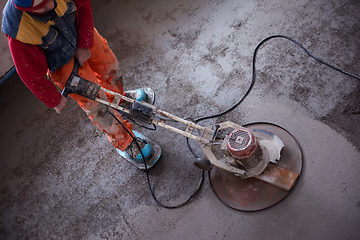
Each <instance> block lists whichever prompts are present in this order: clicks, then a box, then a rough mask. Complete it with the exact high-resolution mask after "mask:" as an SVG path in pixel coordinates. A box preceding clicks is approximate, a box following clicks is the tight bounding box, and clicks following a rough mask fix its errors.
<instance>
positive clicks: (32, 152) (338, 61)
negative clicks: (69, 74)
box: [0, 0, 360, 240]
mask: <svg viewBox="0 0 360 240" xmlns="http://www.w3.org/2000/svg"><path fill="white" fill-rule="evenodd" d="M92 5H93V11H94V23H95V26H96V27H97V29H98V30H99V32H100V33H101V34H102V35H103V36H104V37H106V38H107V40H108V42H109V45H110V46H111V48H112V49H113V51H114V52H115V54H116V55H117V56H118V58H119V61H120V63H121V66H122V73H123V76H124V79H125V82H126V88H127V89H132V88H136V87H140V86H148V87H152V88H153V89H154V90H155V91H156V94H157V95H156V96H157V99H156V105H157V106H158V107H160V108H161V109H163V110H165V111H168V112H171V113H173V114H175V115H177V116H180V117H193V118H195V117H199V116H204V115H208V114H211V113H217V112H219V111H223V110H225V109H227V108H228V107H229V106H231V105H232V104H234V103H235V102H236V101H237V100H238V99H239V98H240V97H241V96H242V94H244V92H245V91H246V89H247V87H248V86H249V84H250V82H251V59H252V53H253V51H254V49H255V47H256V45H257V44H258V43H259V42H260V41H261V40H262V39H264V38H266V37H268V36H270V35H273V34H283V35H286V36H289V37H292V38H294V39H295V40H297V41H299V42H300V43H302V44H303V45H304V46H305V47H306V48H307V49H308V50H309V51H310V52H311V53H313V54H315V55H316V56H318V57H320V58H321V59H323V60H325V61H327V62H329V63H331V64H333V65H335V66H337V67H339V68H342V69H344V70H346V71H349V72H352V73H354V74H357V75H360V71H359V68H360V61H359V53H360V50H359V46H360V40H359V39H360V17H359V10H360V2H359V1H357V0H343V1H336V0H317V1H309V0H299V1H278V0H273V1H270V0H269V1H264V0H253V1H234V0H213V1H204V0H202V1H201V0H195V1H186V0H178V1H169V0H167V1H165V0H156V1H136V0H134V1H122V0H94V1H92ZM257 63H258V65H257V78H256V84H255V87H254V89H253V91H252V92H251V94H250V95H249V96H248V98H247V99H246V100H245V101H244V102H243V103H242V104H241V105H240V106H239V107H238V108H236V109H235V110H234V111H233V112H231V113H229V114H227V115H225V116H223V117H220V118H216V119H211V120H206V121H204V122H201V123H200V124H202V125H208V124H213V123H215V122H222V121H224V120H229V121H234V122H237V123H239V124H246V123H251V122H259V121H266V122H271V123H274V124H277V125H280V126H282V127H284V128H285V129H287V130H288V131H289V132H291V133H292V135H293V136H294V137H295V138H296V139H297V141H298V142H299V144H300V145H301V148H302V151H303V154H304V159H303V164H304V167H303V169H302V174H301V176H300V179H299V182H298V184H297V185H296V187H295V188H294V189H293V191H292V192H291V193H290V195H289V196H288V197H287V198H285V199H284V200H283V201H282V202H280V203H279V204H277V205H275V206H273V207H271V208H269V209H266V210H263V211H258V212H242V211H237V210H234V209H231V208H229V207H227V206H226V205H224V204H223V203H222V202H221V201H220V200H219V199H218V198H217V196H216V195H215V193H214V192H213V191H212V189H211V186H210V184H209V180H208V177H207V176H206V179H205V182H204V185H203V188H202V189H201V191H200V193H199V194H198V195H197V196H196V197H195V198H194V199H193V200H192V201H190V202H189V203H188V204H187V205H185V206H183V207H181V208H178V209H165V208H162V207H160V206H159V205H157V204H156V203H155V202H154V200H153V199H152V197H151V195H150V192H149V189H148V186H147V183H146V178H145V174H144V172H142V171H140V170H138V169H136V168H135V167H134V166H133V165H131V164H130V163H128V162H127V161H125V160H123V159H121V158H120V157H119V156H118V155H117V153H116V151H115V149H114V148H113V147H112V145H111V144H110V143H108V141H107V138H106V136H105V135H104V134H103V133H101V132H100V131H99V130H98V129H96V127H95V126H93V125H92V123H91V122H90V121H89V119H88V118H87V117H86V115H85V114H84V113H83V112H82V111H81V109H80V108H79V107H78V106H77V104H76V103H75V102H74V101H71V102H70V104H69V107H68V109H67V110H66V112H65V113H64V114H62V115H57V114H56V113H55V111H53V110H51V109H47V108H46V106H44V105H43V104H42V103H41V102H39V101H38V100H37V99H36V98H35V97H34V96H33V95H32V94H31V93H30V91H28V90H27V88H26V87H25V86H24V85H23V84H22V82H21V81H20V80H19V78H18V77H17V76H16V74H15V75H13V76H12V77H11V79H9V81H6V82H5V83H4V84H3V85H1V86H0V109H1V110H0V111H1V125H0V134H1V147H0V148H1V150H0V159H1V171H0V174H1V186H0V189H1V192H0V209H1V212H0V239H89V240H100V239H359V238H360V228H359V226H360V173H359V170H360V138H359V134H360V128H359V124H360V115H359V111H360V108H359V101H360V81H359V80H357V79H355V78H351V77H349V76H346V75H343V74H341V73H338V72H336V71H334V70H332V69H330V68H328V67H326V66H324V65H321V64H319V63H317V62H316V61H315V60H313V59H311V58H309V57H308V56H307V55H305V54H304V52H303V51H301V50H300V49H299V48H297V47H296V45H295V44H293V43H291V42H289V41H287V40H285V39H272V40H270V41H268V42H267V43H266V44H264V45H263V46H262V47H261V49H260V50H259V54H258V57H257ZM135 128H136V129H137V130H139V131H141V132H142V133H144V134H145V135H147V136H150V137H151V138H152V139H153V140H155V141H156V142H157V143H158V144H159V145H160V146H161V147H162V149H163V155H162V157H161V159H160V160H159V162H158V163H157V165H156V166H155V167H154V168H152V169H151V171H150V179H151V183H152V185H153V186H154V188H155V193H156V195H157V197H158V198H159V200H160V201H162V202H164V203H166V204H177V203H180V202H182V201H183V200H185V199H186V198H187V197H188V196H189V195H190V194H191V193H192V191H193V189H194V188H195V187H196V185H197V183H198V180H199V178H200V176H201V171H200V170H199V169H197V168H196V167H194V166H193V165H192V161H193V159H192V156H191V154H190V153H189V151H188V149H187V147H186V145H185V143H186V141H185V139H184V137H182V136H178V135H176V134H175V133H172V132H169V131H167V130H165V129H160V128H158V130H157V131H155V132H151V131H149V130H143V129H140V128H139V127H138V126H135ZM192 145H193V146H194V147H196V143H194V142H192ZM196 151H198V152H199V149H196Z"/></svg>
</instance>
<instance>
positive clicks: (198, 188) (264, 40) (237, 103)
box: [108, 35, 360, 209]
mask: <svg viewBox="0 0 360 240" xmlns="http://www.w3.org/2000/svg"><path fill="white" fill-rule="evenodd" d="M273 38H285V39H287V40H290V41H291V42H293V43H295V44H296V45H297V46H298V47H299V48H301V49H302V50H303V51H304V52H305V53H306V54H307V55H309V56H310V57H312V58H313V59H315V60H316V61H318V62H320V63H322V64H324V65H326V66H328V67H330V68H332V69H334V70H336V71H338V72H340V73H343V74H345V75H348V76H350V77H353V78H356V79H358V80H360V77H358V76H356V75H354V74H351V73H348V72H346V71H344V70H342V69H339V68H337V67H335V66H333V65H331V64H329V63H327V62H325V61H323V60H321V59H319V58H318V57H315V56H314V55H313V54H311V53H310V52H309V51H308V50H307V49H306V48H305V47H303V46H302V45H301V44H300V43H299V42H297V41H295V40H294V39H292V38H290V37H287V36H284V35H272V36H269V37H267V38H265V39H263V40H262V41H261V42H260V43H259V44H258V45H257V46H256V48H255V50H254V53H253V58H252V78H251V83H250V86H249V88H248V89H247V91H246V92H245V94H244V95H243V96H242V97H241V98H240V99H239V100H238V101H237V102H236V103H235V104H234V105H233V106H231V107H230V108H228V109H226V110H225V111H223V112H220V113H217V114H213V115H208V116H205V117H199V118H196V119H190V118H188V119H190V120H191V121H192V122H194V123H198V122H200V121H203V120H205V119H210V118H215V117H219V116H222V115H225V114H227V113H229V112H231V111H232V110H234V109H235V108H236V107H237V106H239V105H240V103H242V102H243V101H244V100H245V98H246V97H247V96H248V95H249V93H250V92H251V90H252V89H253V87H254V85H255V80H256V66H255V65H256V55H257V52H258V50H259V48H260V47H261V46H262V45H263V44H264V43H265V42H267V41H269V40H270V39H273ZM108 112H109V113H110V114H111V115H112V116H113V117H114V118H115V119H116V121H117V122H118V123H119V124H120V125H121V126H122V127H123V128H124V129H125V130H126V131H127V132H128V133H129V135H130V136H132V135H131V133H130V132H129V131H128V130H127V129H126V128H125V126H124V125H123V124H122V123H121V122H120V120H119V119H118V118H117V117H116V116H115V115H113V113H111V112H110V111H108ZM134 122H135V121H134ZM142 127H144V126H142ZM150 130H155V129H150ZM132 138H133V141H135V143H136V145H137V147H138V148H139V150H140V153H141V156H142V158H143V161H144V165H145V171H146V178H147V183H148V186H149V189H150V192H151V195H152V197H153V198H154V200H155V202H156V203H157V204H159V205H160V206H162V207H164V208H169V209H172V208H178V207H181V206H184V205H185V204H186V203H188V202H189V201H190V200H191V199H192V198H194V196H195V195H196V194H197V193H198V191H199V190H200V188H201V186H202V184H203V181H204V175H205V171H204V170H202V177H201V179H200V181H199V184H198V186H197V187H196V188H195V190H194V192H193V193H192V194H191V195H190V197H189V198H188V199H187V200H186V201H184V202H183V203H181V204H179V205H175V206H168V205H165V204H163V203H161V202H160V201H159V200H158V199H157V198H156V196H155V193H154V191H153V189H152V187H151V184H150V178H149V173H148V167H147V164H146V161H145V157H144V155H143V153H142V151H141V149H140V146H139V144H138V142H137V140H136V138H135V137H133V136H132ZM186 142H187V146H188V149H189V150H190V152H191V153H192V155H193V156H194V157H195V158H198V156H197V155H196V153H195V151H194V150H193V149H192V147H191V146H190V143H189V138H188V137H186Z"/></svg>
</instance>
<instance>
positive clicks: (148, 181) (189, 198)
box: [107, 110, 204, 209]
mask: <svg viewBox="0 0 360 240" xmlns="http://www.w3.org/2000/svg"><path fill="white" fill-rule="evenodd" d="M107 112H108V113H109V114H110V115H111V116H112V117H113V118H114V119H115V120H116V121H117V122H118V123H119V124H120V125H121V126H122V127H123V128H124V129H125V130H126V132H127V133H128V134H129V135H130V136H131V137H132V139H133V141H135V144H136V146H137V147H138V149H139V150H140V154H141V157H142V159H143V162H144V166H145V172H146V180H147V183H148V187H149V189H150V193H151V196H152V197H153V199H154V200H155V202H156V203H157V204H159V205H160V206H162V207H164V208H169V209H173V208H179V207H182V206H184V205H185V204H186V203H188V202H189V201H190V200H191V199H193V198H194V197H195V195H196V193H197V192H198V191H199V190H200V188H201V186H202V183H203V179H204V171H203V172H202V178H201V180H200V181H199V184H198V185H197V187H196V188H195V189H194V191H193V193H192V194H191V195H190V197H188V198H187V199H186V200H185V201H184V202H182V203H180V204H178V205H174V206H168V205H165V204H163V203H162V202H160V201H159V200H158V199H157V198H156V196H155V193H154V190H153V188H152V187H151V183H150V178H149V169H148V166H147V163H146V160H145V157H144V154H143V152H142V150H141V148H140V145H139V143H138V141H137V139H136V137H134V136H132V135H131V133H130V131H129V130H128V129H126V128H125V126H124V125H123V124H122V123H121V122H120V120H119V119H118V118H117V117H116V116H115V115H114V114H113V113H112V112H110V111H109V110H107Z"/></svg>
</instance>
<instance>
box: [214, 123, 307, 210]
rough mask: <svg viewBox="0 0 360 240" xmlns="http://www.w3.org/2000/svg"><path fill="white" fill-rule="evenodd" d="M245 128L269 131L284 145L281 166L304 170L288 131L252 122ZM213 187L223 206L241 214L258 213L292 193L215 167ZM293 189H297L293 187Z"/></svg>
mask: <svg viewBox="0 0 360 240" xmlns="http://www.w3.org/2000/svg"><path fill="white" fill-rule="evenodd" d="M244 127H246V128H248V129H251V130H254V129H259V130H266V131H269V132H272V133H273V134H275V135H277V136H278V137H279V138H280V139H281V140H282V142H283V143H284V145H285V146H284V148H283V149H282V152H281V158H280V160H278V161H277V164H278V166H280V167H282V168H285V169H288V170H290V171H293V172H295V173H298V174H299V175H300V172H301V168H302V153H301V149H300V146H299V144H298V143H297V141H296V140H295V138H294V137H293V136H292V135H291V134H290V133H289V132H288V131H286V130H285V129H283V128H281V127H279V126H277V125H274V124H271V123H251V124H247V125H245V126H244ZM210 184H211V187H212V189H213V190H214V192H215V194H216V195H217V196H218V197H219V198H220V199H221V201H222V202H223V203H225V204H226V205H228V206H229V207H232V208H234V209H237V210H241V211H257V210H262V209H265V208H268V207H271V206H273V205H275V204H276V203H278V202H280V201H281V200H282V199H284V198H285V197H286V196H287V195H288V194H289V193H290V191H291V190H292V189H290V191H286V190H283V189H281V188H278V187H276V186H274V185H272V184H269V183H267V182H264V181H262V180H259V179H256V178H247V179H241V178H240V177H237V176H235V175H234V174H233V173H230V172H228V171H225V170H222V169H220V168H217V167H213V168H212V170H211V171H210ZM293 188H294V187H293Z"/></svg>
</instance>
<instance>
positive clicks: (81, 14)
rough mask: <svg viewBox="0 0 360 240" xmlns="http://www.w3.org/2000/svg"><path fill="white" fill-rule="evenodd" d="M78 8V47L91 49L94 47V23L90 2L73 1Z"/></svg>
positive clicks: (84, 0)
mask: <svg viewBox="0 0 360 240" xmlns="http://www.w3.org/2000/svg"><path fill="white" fill-rule="evenodd" d="M73 1H74V3H75V6H76V29H77V33H78V39H77V46H78V47H79V48H88V49H90V48H91V47H92V46H93V45H94V23H93V16H92V11H91V1H90V0H73Z"/></svg>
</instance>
